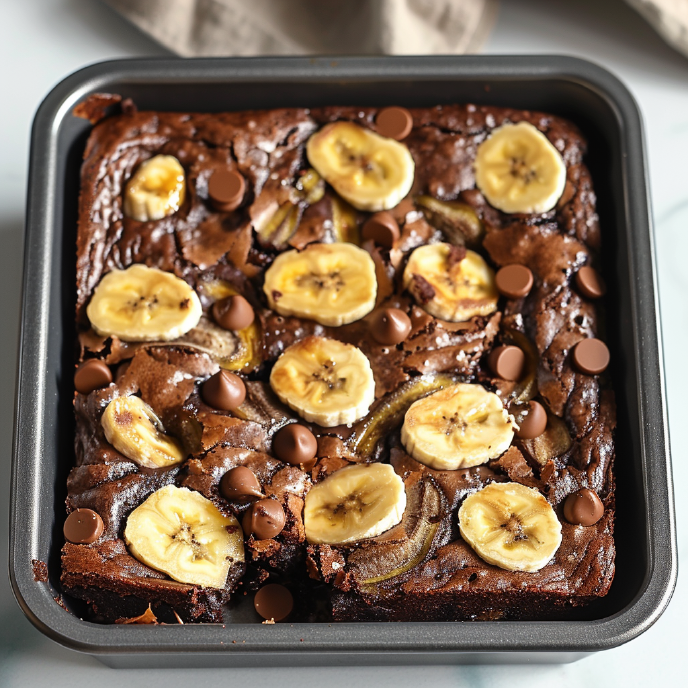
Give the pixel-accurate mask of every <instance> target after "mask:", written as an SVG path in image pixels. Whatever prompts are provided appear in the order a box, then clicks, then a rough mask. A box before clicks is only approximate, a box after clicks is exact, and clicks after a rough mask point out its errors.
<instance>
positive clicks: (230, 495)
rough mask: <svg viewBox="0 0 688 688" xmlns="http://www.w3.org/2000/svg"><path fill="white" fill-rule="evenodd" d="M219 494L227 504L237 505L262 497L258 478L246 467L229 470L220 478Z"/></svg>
mask: <svg viewBox="0 0 688 688" xmlns="http://www.w3.org/2000/svg"><path fill="white" fill-rule="evenodd" d="M220 494H221V495H222V496H223V497H224V498H225V499H226V500H227V501H228V502H239V504H246V503H247V502H251V501H253V500H254V499H261V498H262V497H263V492H262V491H261V489H260V483H259V482H258V478H256V476H255V473H254V472H253V471H252V470H250V469H248V468H246V466H235V467H234V468H230V469H229V470H228V471H227V472H226V473H225V474H224V475H223V476H222V480H220Z"/></svg>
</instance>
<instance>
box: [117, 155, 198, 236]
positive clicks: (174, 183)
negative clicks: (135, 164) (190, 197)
mask: <svg viewBox="0 0 688 688" xmlns="http://www.w3.org/2000/svg"><path fill="white" fill-rule="evenodd" d="M185 195H186V184H185V182H184V168H183V167H182V166H181V164H180V163H179V160H177V158H175V157H173V156H172V155H156V156H155V157H153V158H150V160H146V161H145V162H143V163H141V165H139V168H138V170H136V172H135V173H134V176H133V177H132V178H131V179H130V180H129V182H128V183H127V186H126V188H125V189H124V214H125V215H126V216H127V217H131V218H132V219H134V220H138V221H139V222H149V221H150V220H162V218H163V217H167V216H168V215H172V214H173V213H176V212H177V211H178V210H179V208H180V207H181V205H182V203H183V202H184V196H185Z"/></svg>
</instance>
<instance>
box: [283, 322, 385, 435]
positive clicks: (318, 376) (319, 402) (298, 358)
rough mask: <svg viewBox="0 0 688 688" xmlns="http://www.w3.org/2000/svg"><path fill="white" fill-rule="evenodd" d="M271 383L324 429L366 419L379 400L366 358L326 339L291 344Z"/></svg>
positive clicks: (286, 401)
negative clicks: (374, 403)
mask: <svg viewBox="0 0 688 688" xmlns="http://www.w3.org/2000/svg"><path fill="white" fill-rule="evenodd" d="M270 385H271V387H272V389H273V390H274V392H275V394H277V396H278V397H279V398H280V400H281V401H282V403H284V404H286V405H287V406H289V407H290V408H292V409H294V411H296V412H297V413H298V414H299V415H300V416H301V417H302V418H304V419H305V420H307V421H309V422H311V423H317V424H318V425H321V426H322V427H325V428H331V427H334V426H335V425H344V424H346V425H348V424H351V423H353V422H355V421H357V420H358V419H359V418H363V416H365V415H366V413H368V409H369V408H370V406H371V404H372V403H373V401H374V400H375V380H374V379H373V371H372V368H371V367H370V362H369V361H368V359H367V358H366V356H365V354H364V353H363V352H362V351H361V350H360V349H358V348H357V347H355V346H353V345H351V344H343V343H342V342H338V341H336V340H334V339H327V338H325V337H315V336H311V337H306V338H305V339H302V340H301V341H299V342H296V344H292V345H291V346H290V347H289V348H288V349H287V350H286V351H285V352H284V353H283V354H282V355H281V356H280V357H279V358H278V359H277V362H276V363H275V365H274V367H273V369H272V373H270Z"/></svg>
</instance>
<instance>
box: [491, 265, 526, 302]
mask: <svg viewBox="0 0 688 688" xmlns="http://www.w3.org/2000/svg"><path fill="white" fill-rule="evenodd" d="M495 282H496V284H497V290H498V291H499V293H500V294H501V295H502V296H506V298H507V299H521V298H523V297H524V296H528V293H529V292H530V290H531V289H532V288H533V273H532V272H531V271H530V270H529V269H528V268H527V267H526V266H525V265H505V266H504V267H503V268H501V269H500V270H499V271H498V272H497V274H496V275H495Z"/></svg>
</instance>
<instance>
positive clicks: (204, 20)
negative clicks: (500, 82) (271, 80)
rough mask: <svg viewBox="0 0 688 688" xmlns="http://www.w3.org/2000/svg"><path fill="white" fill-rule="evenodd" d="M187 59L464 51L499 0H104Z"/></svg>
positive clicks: (481, 33) (477, 43)
mask: <svg viewBox="0 0 688 688" xmlns="http://www.w3.org/2000/svg"><path fill="white" fill-rule="evenodd" d="M105 2H106V3H107V4H108V5H110V6H111V7H113V8H114V9H115V10H117V11H118V12H120V13H121V14H122V15H124V16H125V17H127V19H129V20H130V21H132V22H133V23H134V24H136V25H137V26H138V27H139V28H140V29H142V30H143V31H145V32H146V33H148V34H150V35H151V36H153V38H155V39H156V40H157V41H159V42H160V43H162V44H163V45H164V46H166V47H167V48H169V49H170V50H172V51H173V52H176V53H178V54H180V55H183V56H186V57H197V56H220V55H298V54H312V55H318V54H319V55H324V54H331V55H332V54H343V55H380V54H392V55H394V54H404V55H418V54H429V53H471V52H476V51H478V50H479V49H480V47H481V45H482V43H483V41H484V40H485V38H486V37H487V35H488V33H489V31H490V29H491V28H492V25H493V23H494V20H495V17H496V12H497V3H498V0H105Z"/></svg>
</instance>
